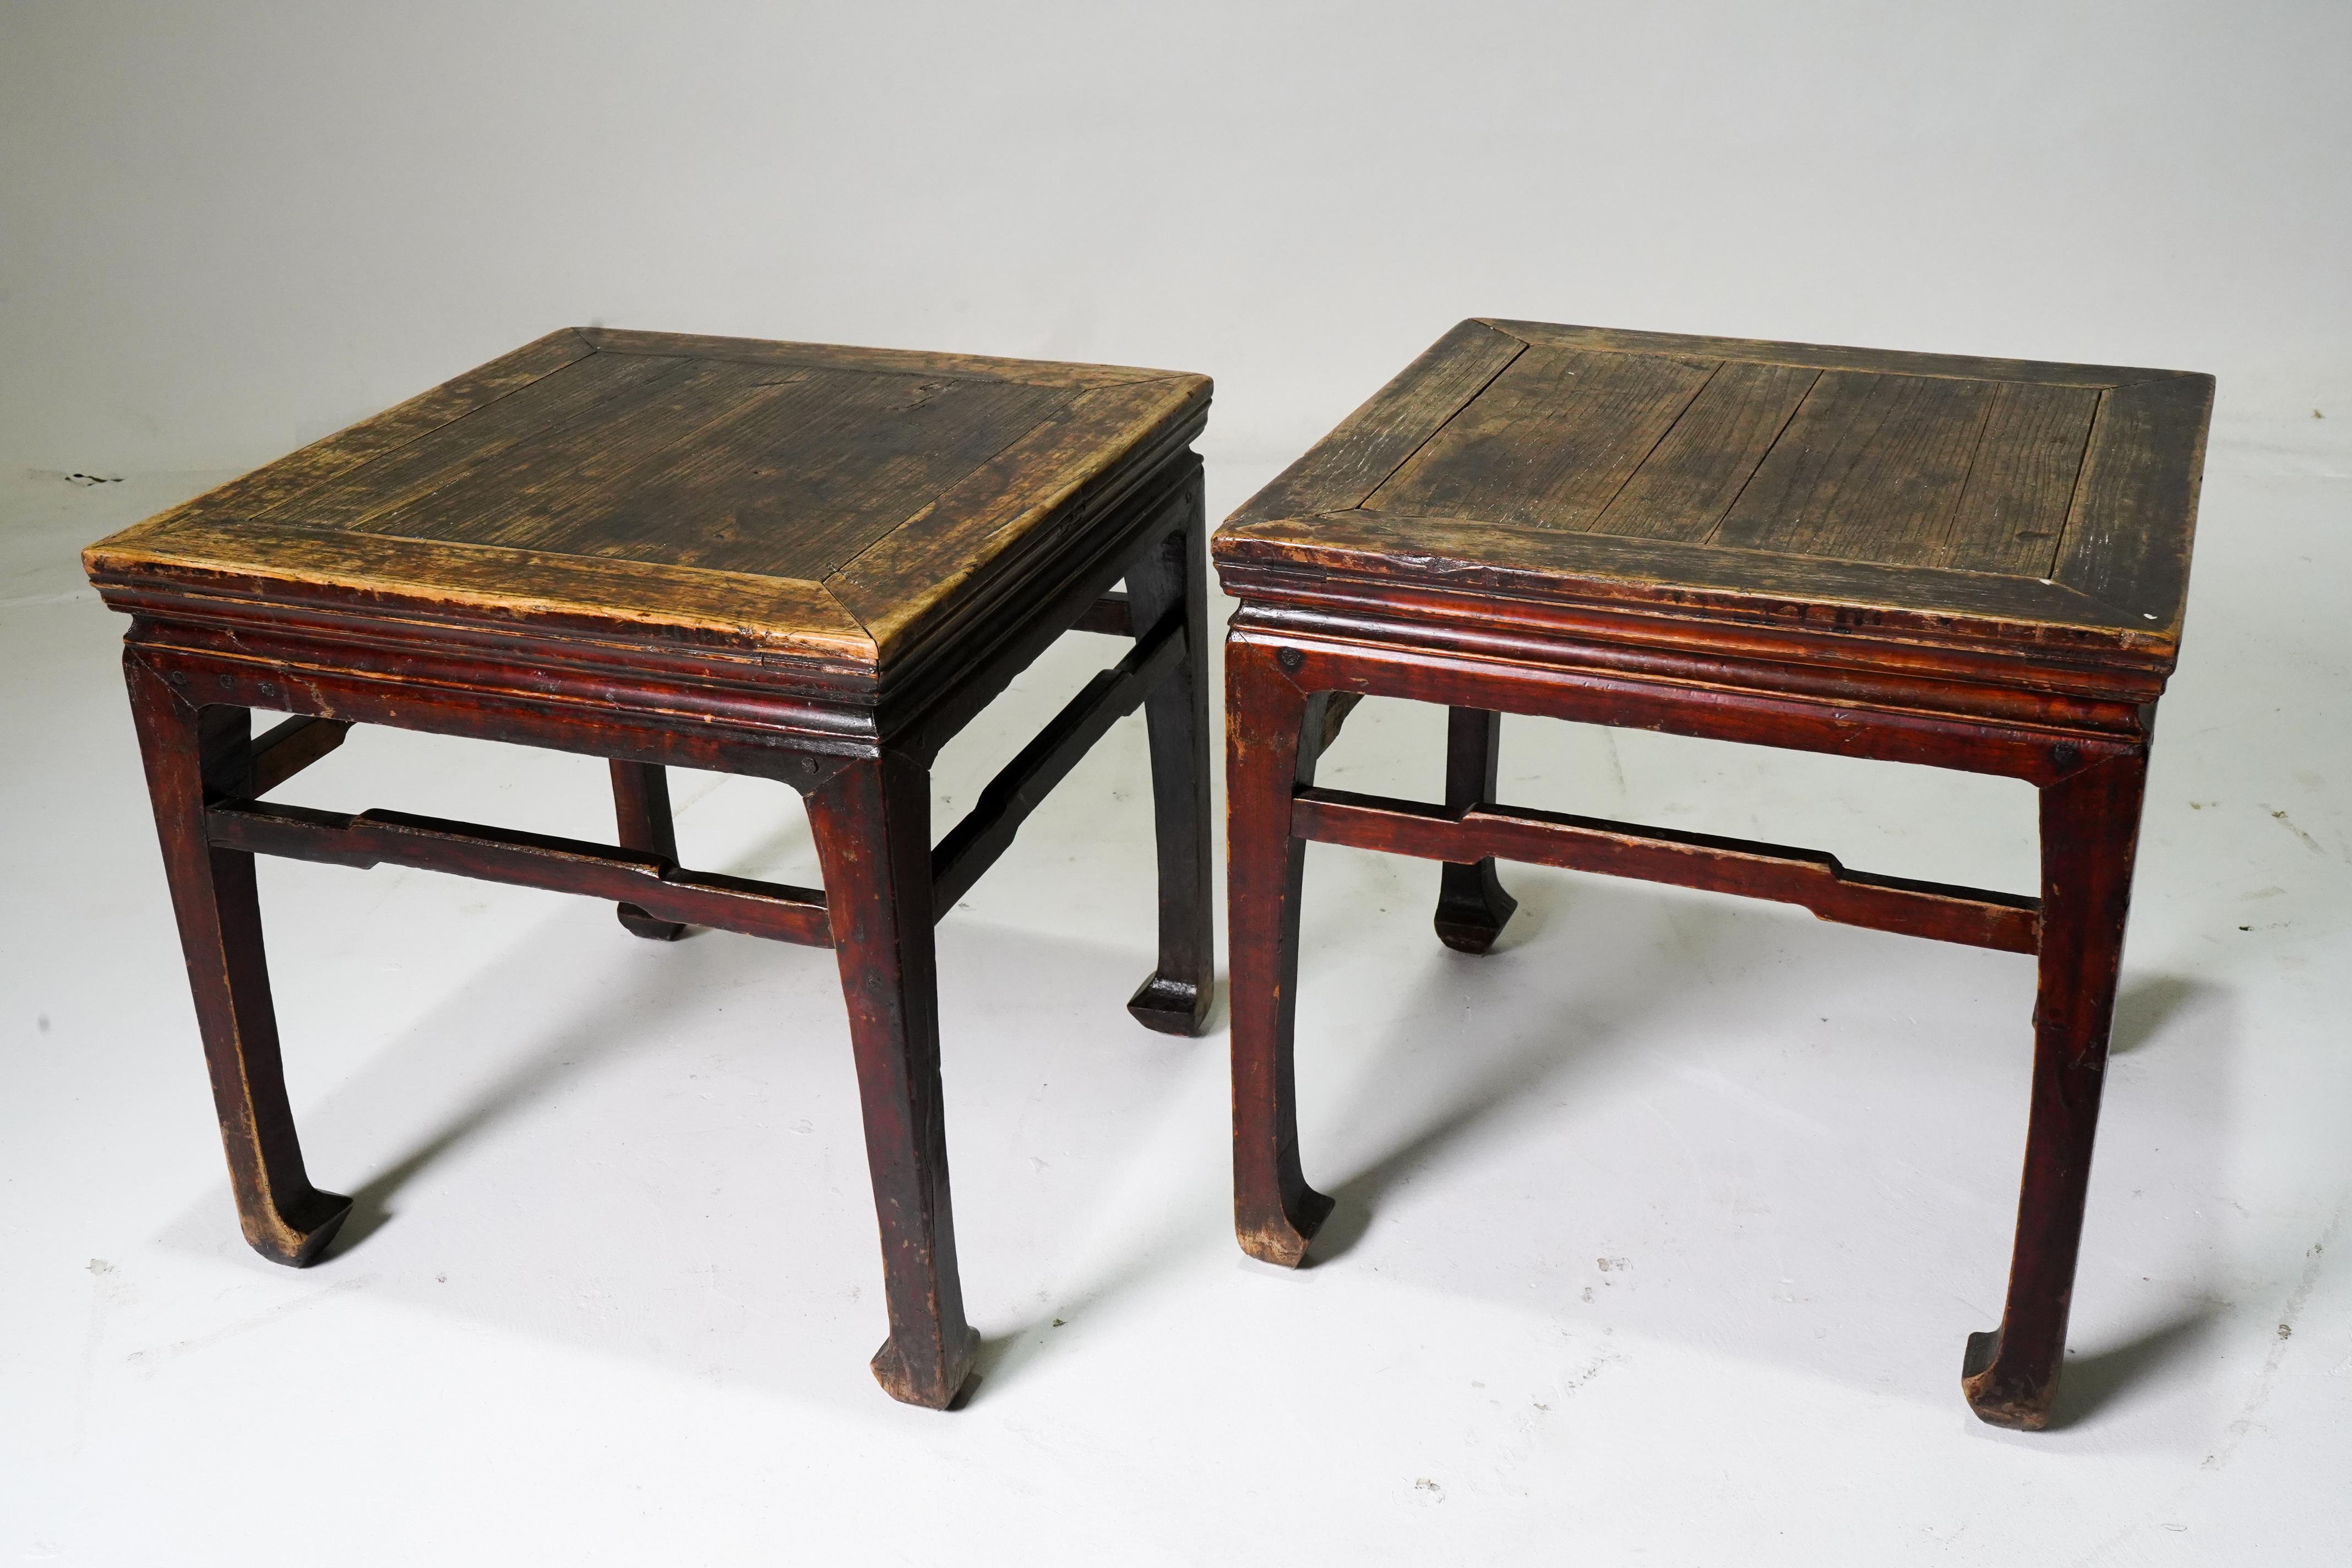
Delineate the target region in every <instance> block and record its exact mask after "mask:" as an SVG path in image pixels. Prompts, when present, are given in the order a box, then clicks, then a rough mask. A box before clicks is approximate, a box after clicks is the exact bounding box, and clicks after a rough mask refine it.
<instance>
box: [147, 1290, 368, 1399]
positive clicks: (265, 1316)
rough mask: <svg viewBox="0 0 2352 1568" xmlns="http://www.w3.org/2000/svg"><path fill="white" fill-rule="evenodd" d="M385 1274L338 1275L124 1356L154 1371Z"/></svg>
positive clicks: (342, 1294)
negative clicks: (206, 1329) (203, 1330)
mask: <svg viewBox="0 0 2352 1568" xmlns="http://www.w3.org/2000/svg"><path fill="white" fill-rule="evenodd" d="M379 1279H383V1275H381V1274H362V1275H360V1276H359V1277H358V1278H356V1279H339V1280H337V1281H336V1282H335V1283H333V1284H332V1285H330V1286H328V1287H327V1288H326V1289H323V1290H313V1291H311V1292H310V1294H309V1295H307V1296H299V1297H297V1298H296V1299H294V1300H291V1301H281V1302H279V1303H278V1305H277V1306H275V1307H272V1308H270V1309H269V1310H268V1311H266V1312H256V1313H254V1314H253V1316H251V1317H249V1318H239V1319H238V1320H237V1321H235V1322H233V1323H230V1324H227V1325H226V1326H225V1327H222V1328H218V1329H215V1330H214V1331H212V1332H211V1333H209V1334H200V1335H198V1336H197V1337H196V1338H194V1339H190V1340H175V1341H173V1342H172V1343H170V1344H168V1345H161V1346H158V1347H156V1348H155V1349H153V1350H143V1351H132V1352H131V1353H130V1355H128V1356H126V1357H124V1358H123V1359H124V1360H126V1361H128V1362H129V1363H131V1365H132V1366H135V1367H138V1368H139V1369H141V1370H142V1372H146V1373H150V1374H152V1373H153V1372H154V1371H155V1370H156V1369H157V1368H158V1367H160V1366H162V1365H163V1363H165V1362H169V1361H177V1360H178V1359H179V1358H180V1357H182V1356H187V1355H194V1354H195V1353H196V1352H198V1351H207V1350H210V1349H212V1348H213V1347H214V1346H215V1345H217V1344H221V1343H224V1342H226V1341H229V1340H233V1339H235V1338H236V1337H237V1336H238V1335H239V1334H249V1333H251V1332H252V1331H254V1330H256V1329H260V1328H267V1327H268V1326H269V1325H270V1324H271V1323H274V1322H277V1321H278V1320H279V1319H281V1318H287V1317H290V1316H292V1315H293V1314H294V1313H296V1312H301V1311H307V1310H310V1308H312V1307H315V1306H317V1305H319V1303H320V1302H321V1301H324V1300H327V1299H328V1298H329V1297H331V1296H345V1295H349V1294H350V1293H351V1292H352V1291H354V1290H364V1289H367V1288H368V1287H369V1286H371V1285H373V1284H374V1283H375V1282H376V1281H377V1280H379Z"/></svg>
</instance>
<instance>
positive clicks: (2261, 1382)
mask: <svg viewBox="0 0 2352 1568" xmlns="http://www.w3.org/2000/svg"><path fill="white" fill-rule="evenodd" d="M2347 1202H2352V1200H2340V1201H2338V1202H2337V1204H2336V1212H2335V1214H2333V1215H2330V1216H2329V1217H2328V1221H2327V1228H2326V1230H2323V1231H2321V1232H2320V1233H2319V1239H2318V1240H2316V1241H2315V1242H2313V1243H2312V1244H2311V1247H2310V1248H2309V1249H2308V1250H2307V1251H2305V1253H2304V1255H2303V1272H2302V1274H2301V1275H2299V1276H2297V1277H2296V1279H2295V1282H2294V1289H2293V1290H2290V1291H2288V1292H2287V1298H2286V1305H2285V1307H2284V1308H2283V1309H2282V1310H2280V1312H2279V1318H2278V1328H2277V1330H2276V1331H2275V1332H2274V1333H2273V1337H2272V1340H2271V1349H2270V1353H2269V1354H2268V1355H2266V1356H2264V1357H2263V1370H2262V1371H2261V1372H2259V1373H2255V1375H2254V1386H2253V1389H2252V1392H2251V1393H2249V1394H2247V1395H2246V1402H2245V1404H2244V1405H2241V1406H2240V1407H2239V1410H2238V1416H2237V1419H2236V1420H2234V1421H2232V1422H2231V1423H2230V1425H2229V1427H2228V1429H2227V1431H2226V1432H2225V1434H2224V1435H2223V1436H2222V1439H2221V1447H2218V1448H2216V1449H2214V1450H2213V1451H2212V1452H2211V1453H2210V1454H2208V1455H2206V1456H2205V1462H2204V1465H2203V1467H2202V1468H2205V1469H2209V1470H2218V1469H2220V1468H2222V1467H2223V1466H2224V1465H2227V1464H2228V1463H2229V1462H2230V1459H2231V1456H2232V1455H2234V1454H2235V1453H2237V1451H2238V1445H2239V1444H2241V1443H2242V1442H2244V1441H2245V1438H2246V1434H2247V1433H2248V1432H2251V1431H2252V1430H2253V1426H2254V1417H2255V1416H2256V1415H2260V1414H2261V1413H2262V1408H2263V1405H2264V1404H2265V1403H2267V1402H2268V1401H2269V1399H2270V1396H2271V1385H2272V1384H2273V1383H2275V1382H2277V1381H2278V1370H2279V1365H2280V1363H2283V1362H2284V1361H2285V1360H2286V1352H2287V1347H2288V1346H2289V1345H2290V1344H2291V1343H2292V1342H2293V1341H2294V1321H2295V1319H2297V1318H2298V1317H2301V1316H2302V1315H2303V1310H2304V1308H2305V1306H2306V1305H2308V1304H2309V1302H2310V1300H2311V1292H2312V1291H2313V1290H2314V1289H2315V1288H2316V1287H2317V1286H2318V1284H2319V1269H2320V1266H2321V1265H2322V1264H2323V1263H2325V1262H2326V1260H2327V1248H2328V1247H2329V1245H2330V1244H2331V1243H2333V1242H2334V1241H2335V1240H2336V1232H2338V1231H2339V1230H2341V1229H2343V1227H2344V1209H2345V1205H2346V1203H2347Z"/></svg>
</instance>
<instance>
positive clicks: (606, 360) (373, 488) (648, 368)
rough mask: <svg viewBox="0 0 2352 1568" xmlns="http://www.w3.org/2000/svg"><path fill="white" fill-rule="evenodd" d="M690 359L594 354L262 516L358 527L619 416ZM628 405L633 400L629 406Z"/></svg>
mask: <svg viewBox="0 0 2352 1568" xmlns="http://www.w3.org/2000/svg"><path fill="white" fill-rule="evenodd" d="M688 369H689V362H688V361H686V360H682V359H655V358H652V357H650V356H645V357H633V356H630V355H625V354H591V355H589V356H588V357H587V358H586V359H583V360H580V361H577V362H575V363H572V364H570V365H567V366H565V367H564V368H562V370H558V371H556V372H554V373H552V374H549V375H545V376H542V377H541V378H540V379H539V380H537V381H535V382H533V383H531V384H530V385H528V386H526V387H523V388H521V389H520V390H518V391H516V392H515V393H513V394H512V395H509V396H506V397H502V398H500V399H499V400H498V401H497V402H496V403H493V404H490V405H488V406H487V407H484V408H480V409H478V410H476V411H474V412H473V413H471V414H469V415H467V416H466V417H464V418H462V419H457V420H453V421H451V422H450V423H448V424H446V425H444V426H441V427H440V428H439V429H437V430H434V431H432V432H430V433H428V434H426V435H425V436H422V437H418V438H417V439H415V440H414V441H411V442H409V443H408V444H407V445H406V446H404V447H400V448H399V449H397V450H396V451H393V452H389V453H386V454H385V455H384V456H383V457H380V458H376V459H374V460H373V461H372V462H369V463H367V464H364V465H362V467H359V468H353V469H352V470H350V471H348V472H346V473H342V474H339V475H337V476H336V477H334V478H333V479H330V480H328V481H327V482H325V483H323V484H320V485H317V486H313V487H312V488H310V489H304V490H301V491H299V492H297V493H295V494H292V495H289V496H287V497H286V498H285V499H283V500H280V501H278V503H277V504H276V505H274V506H271V507H268V508H266V509H263V510H258V511H257V512H255V513H254V514H253V515H255V516H257V517H274V518H282V519H284V520H285V521H289V522H299V523H302V524H305V525H307V526H309V527H312V528H357V527H361V526H362V525H363V524H365V523H366V521H367V520H368V519H370V518H372V517H374V516H376V515H377V514H378V513H381V512H385V511H389V510H392V509H394V507H398V506H403V505H405V504H406V503H408V502H410V501H413V500H419V499H421V498H423V497H424V496H426V495H429V494H431V493H432V492H433V491H434V490H436V489H439V488H440V487H441V486H443V485H445V484H448V483H450V482H452V481H454V480H456V479H459V478H461V477H462V476H463V475H464V473H465V472H466V470H467V468H468V467H469V466H472V465H475V464H478V463H481V462H484V461H486V460H487V459H488V458H494V457H496V456H497V455H498V454H499V453H500V452H504V451H506V450H508V449H509V448H510V447H516V446H520V445H521V444H522V443H524V442H527V441H530V440H532V439H535V438H538V437H544V436H545V435H547V434H548V433H549V432H550V431H553V430H559V429H562V428H563V427H564V426H567V425H570V424H572V423H573V422H574V421H578V420H583V419H602V418H609V417H612V416H613V415H614V412H615V409H614V399H615V398H616V397H618V396H620V395H623V394H625V393H627V392H629V391H630V390H632V389H633V388H639V387H644V388H648V389H650V388H652V387H654V386H656V385H657V384H660V383H663V382H665V381H670V380H675V379H677V378H678V377H679V376H681V375H684V374H688ZM623 407H625V405H623Z"/></svg>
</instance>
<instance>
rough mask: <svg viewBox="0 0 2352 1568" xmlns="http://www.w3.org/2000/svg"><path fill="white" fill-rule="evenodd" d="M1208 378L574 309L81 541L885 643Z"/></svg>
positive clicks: (1075, 507) (1020, 559)
mask: <svg viewBox="0 0 2352 1568" xmlns="http://www.w3.org/2000/svg"><path fill="white" fill-rule="evenodd" d="M1209 391H1210V385H1209V382H1208V379H1207V378H1206V377H1204V376H1198V375H1186V374H1177V373H1173V372H1168V371H1151V370H1130V369H1123V368H1119V367H1115V366H1108V365H1084V364H1058V363H1044V362H1033V361H1026V360H1009V359H982V358H976V357H970V356H962V355H955V354H943V353H905V352H900V351H897V350H889V349H857V348H837V347H831V346H826V345H822V344H812V343H789V342H758V341H753V340H750V339H740V338H710V337H690V336H684V335H680V334H675V333H666V332H638V331H613V330H609V329H604V328H582V329H577V330H572V329H566V330H564V331H557V332H551V333H550V334H549V335H548V336H546V337H543V338H541V339H540V340H539V341H537V342H532V343H529V344H526V345H524V346H523V347H522V348H520V349H518V350H516V351H515V352H514V353H509V354H507V355H505V356H504V357H502V358H500V359H497V360H493V361H492V362H491V363H488V364H486V365H484V366H482V367H481V368H480V369H478V370H475V371H472V372H469V373H468V374H465V375H461V376H459V377H457V379H456V380H454V381H451V382H448V383H446V384H443V385H441V386H437V387H435V388H434V389H433V390H432V391H430V392H427V393H425V394H424V395H421V396H418V397H415V398H412V399H411V400H410V401H408V402H406V403H404V404H402V405H399V406H398V407H396V408H394V409H391V410H389V411H388V412H386V413H383V414H380V415H378V416H375V417H373V418H372V419H367V420H363V421H362V422H361V423H360V424H357V425H354V426H352V427H351V428H350V429H348V430H345V431H342V432H341V433H340V434H338V435H334V436H331V437H327V438H326V439H325V440H322V441H320V442H317V443H315V444H313V445H311V446H310V447H304V448H303V449H302V450H300V451H299V452H296V453H294V454H293V455H291V456H290V457H287V458H279V459H278V461H276V462H274V463H270V464H268V466H266V467H264V468H258V469H256V470H255V471H254V472H252V473H250V474H247V475H246V476H245V477H244V478H242V479H236V480H234V481H232V482H231V483H229V484H226V485H224V486H222V487H221V488H219V489H215V490H213V491H210V492H209V493H207V494H205V495H203V496H199V497H198V498H196V499H195V500H193V501H190V502H188V503H187V504H186V505H184V506H181V507H178V508H175V509H173V510H171V511H168V512H165V513H163V514H162V515H161V516H158V517H155V518H152V519H150V520H148V521H145V522H142V523H140V524H138V525H137V526H135V527H133V528H131V529H128V530H126V531H123V532H121V533H118V534H116V535H114V536H113V537H112V538H110V539H107V540H104V541H101V542H99V543H97V544H94V545H92V546H90V548H89V550H88V551H86V552H84V554H83V561H84V564H85V566H86V567H87V568H88V570H89V574H90V576H91V578H92V579H93V580H94V581H96V582H98V583H100V584H101V586H108V585H121V586H124V587H131V588H142V587H143V588H151V589H152V588H154V587H158V586H162V587H165V588H180V589H194V590H195V591H198V592H204V593H215V594H225V595H232V596H239V597H247V598H259V599H263V600H271V599H282V598H289V597H291V598H302V599H305V600H306V601H315V600H317V599H318V598H319V597H320V595H325V596H326V597H327V598H328V599H329V600H331V601H336V600H341V601H348V602H349V603H350V604H351V605H355V606H358V607H361V608H362V609H364V610H366V611H368V612H370V613H382V614H390V615H395V616H397V615H402V614H422V615H425V616H430V617H436V618H443V619H446V618H450V617H457V618H480V619H485V620H492V621H498V622H500V623H504V624H514V623H518V622H526V623H527V622H532V621H539V622H543V623H545V624H547V625H550V626H559V627H562V628H566V629H572V630H578V629H583V628H585V629H587V630H590V631H593V632H598V633H603V634H606V635H611V634H618V635H623V636H631V637H686V638H689V639H691V640H694V641H697V642H698V643H702V644H706V645H709V644H713V643H717V644H722V645H733V646H740V647H749V648H751V649H754V650H762V651H776V652H782V653H787V654H794V655H808V656H814V657H819V658H824V659H826V660H827V661H829V662H832V663H835V664H847V665H850V666H856V665H861V664H864V665H872V666H876V667H877V668H878V667H879V666H881V665H883V664H885V663H887V662H889V661H891V660H892V659H894V658H898V657H900V656H902V655H905V654H907V653H908V651H909V650H910V649H911V648H912V647H914V646H915V645H917V644H919V643H920V642H921V641H922V640H923V638H924V637H925V636H926V633H927V631H928V630H929V629H930V628H933V627H936V626H939V625H941V624H943V623H944V622H946V621H947V620H948V619H950V617H951V616H952V614H953V612H954V611H955V609H956V608H957V607H958V606H959V605H961V603H962V602H963V601H964V600H965V599H966V598H967V597H968V596H970V595H973V594H975V593H980V592H982V591H985V592H986V593H988V594H989V595H1002V594H1006V593H1012V592H1017V590H1018V581H1017V580H1018V579H1019V578H1020V577H1021V576H1022V574H1024V573H1025V572H1027V571H1029V570H1031V569H1033V568H1034V567H1036V566H1037V565H1038V564H1039V563H1040V562H1041V560H1042V558H1043V557H1042V556H1041V553H1040V551H1041V549H1042V548H1043V545H1045V544H1056V543H1057V542H1059V541H1060V539H1061V536H1062V534H1064V533H1065V532H1066V531H1069V530H1070V529H1071V528H1072V527H1074V526H1075V527H1082V526H1083V523H1084V520H1085V516H1086V515H1087V514H1089V513H1090V510H1092V509H1096V508H1097V507H1098V506H1099V505H1100V504H1101V503H1102V502H1103V501H1104V499H1105V498H1106V497H1107V496H1109V495H1113V494H1115V493H1116V492H1117V491H1118V489H1120V487H1121V486H1122V485H1123V484H1124V483H1126V482H1127V481H1129V479H1134V478H1136V477H1139V476H1140V475H1141V474H1143V473H1145V472H1148V471H1149V470H1150V468H1151V467H1153V466H1154V465H1156V464H1157V463H1159V462H1160V461H1161V460H1162V459H1164V458H1167V457H1169V456H1171V455H1172V454H1173V453H1175V452H1178V451H1181V448H1182V447H1183V446H1184V445H1185V444H1186V443H1187V442H1189V441H1190V440H1191V439H1192V437H1193V435H1194V434H1196V433H1197V432H1198V431H1199V429H1200V427H1201V426H1202V422H1203V421H1204V419H1205V418H1206V416H1207V407H1208V401H1209ZM1074 519H1075V520H1076V521H1074ZM1024 542H1026V545H1027V546H1028V547H1027V548H1024ZM1041 542H1042V544H1041Z"/></svg>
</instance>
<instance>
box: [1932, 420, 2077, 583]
mask: <svg viewBox="0 0 2352 1568" xmlns="http://www.w3.org/2000/svg"><path fill="white" fill-rule="evenodd" d="M2098 406H2099V394H2098V392H2097V391H2096V390H2095V388H2092V387H2087V386H2048V385H2037V384H2033V383H2032V382H2022V381H2011V382H2003V383H2001V384H2000V385H1999V386H1998V387H1996V388H1995V389H1994V391H1993V397H1992V409H1991V412H1990V414H1989V415H1988V416H1986V419H1985V426H1984V436H1983V437H1982V439H1980V440H1979V442H1978V443H1977V451H1976V458H1975V461H1974V462H1973V463H1971V464H1970V465H1969V480H1968V486H1967V489H1965V490H1963V491H1962V493H1961V496H1960V503H1959V506H1958V510H1956V511H1955V512H1954V514H1953V519H1952V527H1951V531H1950V532H1949V533H1948V535H1947V536H1946V538H1945V540H1944V544H1943V548H1942V550H1941V551H1940V552H1938V554H1937V560H1936V564H1937V565H1939V566H1951V567H1956V568H1958V569H1959V570H1961V571H1964V572H2003V573H2008V574H2011V575H2013V576H2019V577H2047V576H2049V575H2050V566H2051V563H2052V562H2053V560H2055V559H2056V558H2057V554H2058V537H2059V535H2060V534H2062V533H2063V532H2064V531H2065V529H2066V514H2067V510H2068V508H2069V505H2070V504H2071V503H2072V501H2073V500H2074V480H2075V478H2076V476H2077V475H2079V474H2080V473H2081V472H2082V468H2083V453H2084V447H2085V445H2086V444H2087V443H2088V441H2089V439H2090V435H2091V418H2092V416H2093V415H2094V414H2095V413H2096V412H2097V411H2098Z"/></svg>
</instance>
